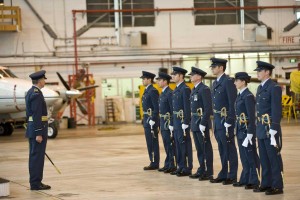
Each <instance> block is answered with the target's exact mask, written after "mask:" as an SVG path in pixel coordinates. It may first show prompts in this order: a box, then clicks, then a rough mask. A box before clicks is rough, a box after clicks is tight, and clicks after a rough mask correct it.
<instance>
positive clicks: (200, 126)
mask: <svg viewBox="0 0 300 200" xmlns="http://www.w3.org/2000/svg"><path fill="white" fill-rule="evenodd" d="M199 129H200V131H201V133H202V136H203V137H204V131H205V129H206V127H205V126H203V125H201V124H199Z"/></svg>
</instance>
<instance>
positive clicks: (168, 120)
mask: <svg viewBox="0 0 300 200" xmlns="http://www.w3.org/2000/svg"><path fill="white" fill-rule="evenodd" d="M171 78H172V77H171V76H170V75H168V74H166V73H163V72H159V76H158V77H157V78H156V79H157V84H158V85H159V87H160V88H162V93H161V94H160V96H159V118H160V131H161V136H162V139H163V143H164V148H165V152H166V159H165V163H164V167H162V168H160V169H159V170H158V171H160V172H165V173H170V172H173V171H175V170H176V166H175V160H174V155H175V147H174V146H175V145H174V142H173V136H172V135H173V133H171V132H170V130H169V125H171V126H172V124H173V107H172V90H171V89H170V88H169V83H170V79H171Z"/></svg>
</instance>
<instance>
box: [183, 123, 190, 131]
mask: <svg viewBox="0 0 300 200" xmlns="http://www.w3.org/2000/svg"><path fill="white" fill-rule="evenodd" d="M188 127H189V125H186V124H181V128H182V130H185V129H187V128H188Z"/></svg>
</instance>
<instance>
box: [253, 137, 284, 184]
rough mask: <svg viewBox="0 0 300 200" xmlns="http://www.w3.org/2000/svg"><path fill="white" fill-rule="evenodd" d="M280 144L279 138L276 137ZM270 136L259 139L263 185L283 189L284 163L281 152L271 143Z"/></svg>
mask: <svg viewBox="0 0 300 200" xmlns="http://www.w3.org/2000/svg"><path fill="white" fill-rule="evenodd" d="M276 141H277V144H278V138H276ZM270 143H271V141H270V138H266V139H259V140H258V149H259V156H260V162H261V168H262V177H261V178H262V180H261V187H272V188H277V189H283V179H282V174H281V172H282V171H283V163H282V157H281V154H278V153H277V149H276V147H274V146H273V145H271V144H270Z"/></svg>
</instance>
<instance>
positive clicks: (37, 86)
mask: <svg viewBox="0 0 300 200" xmlns="http://www.w3.org/2000/svg"><path fill="white" fill-rule="evenodd" d="M32 86H33V87H36V88H37V89H39V90H41V88H39V87H38V86H36V85H32Z"/></svg>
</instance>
